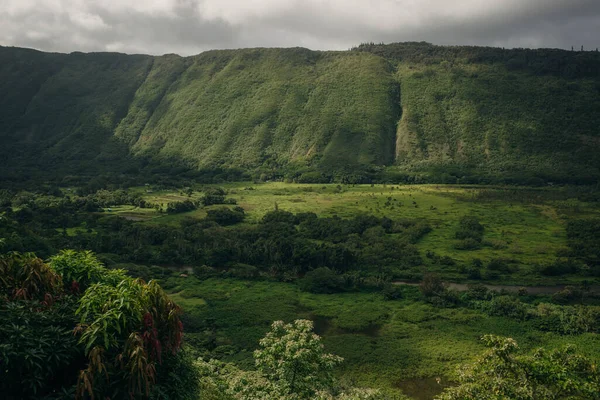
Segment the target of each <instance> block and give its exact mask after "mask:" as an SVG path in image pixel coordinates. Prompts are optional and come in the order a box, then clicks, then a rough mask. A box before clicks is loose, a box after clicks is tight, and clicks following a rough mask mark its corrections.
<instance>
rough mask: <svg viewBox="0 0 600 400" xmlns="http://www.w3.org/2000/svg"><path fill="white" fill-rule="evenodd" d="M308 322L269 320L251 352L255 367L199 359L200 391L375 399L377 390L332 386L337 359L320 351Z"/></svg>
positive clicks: (287, 399)
mask: <svg viewBox="0 0 600 400" xmlns="http://www.w3.org/2000/svg"><path fill="white" fill-rule="evenodd" d="M312 330H313V323H312V321H308V320H296V321H294V322H293V323H291V324H285V323H284V322H283V321H276V322H273V324H272V325H271V331H270V332H268V333H267V335H266V336H265V337H264V338H263V339H262V340H261V341H260V349H258V350H256V351H255V352H254V359H255V363H256V371H242V370H240V369H238V368H237V367H235V366H234V365H232V364H226V363H222V362H219V361H216V360H211V361H209V362H202V361H201V362H199V364H198V366H199V368H200V371H201V374H202V375H203V378H202V379H201V382H202V392H203V394H204V396H207V398H210V399H213V398H214V399H220V400H221V399H222V400H225V399H226V400H230V399H235V400H262V399H271V400H304V399H306V400H308V399H310V400H377V399H381V398H382V397H381V394H380V392H379V391H377V390H371V389H358V388H350V389H348V390H346V391H344V390H340V388H338V387H337V385H336V382H335V380H334V377H333V369H334V367H335V366H336V365H338V364H339V363H341V362H342V361H343V360H342V358H341V357H338V356H335V355H333V354H328V353H326V352H325V349H324V347H323V344H322V343H321V338H320V337H319V336H318V335H316V334H314V333H313V331H312Z"/></svg>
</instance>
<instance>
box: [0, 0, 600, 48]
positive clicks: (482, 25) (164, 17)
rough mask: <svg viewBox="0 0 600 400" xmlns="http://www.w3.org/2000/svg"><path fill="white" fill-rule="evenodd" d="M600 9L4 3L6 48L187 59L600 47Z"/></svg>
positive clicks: (415, 2)
mask: <svg viewBox="0 0 600 400" xmlns="http://www.w3.org/2000/svg"><path fill="white" fill-rule="evenodd" d="M599 32H600V1H598V0H454V1H448V0H0V44H1V45H10V46H22V47H33V48H36V49H40V50H46V51H60V52H71V51H119V52H125V53H148V54H164V53H178V54H181V55H190V54H197V53H199V52H202V51H204V50H208V49H222V48H240V47H292V46H302V47H308V48H311V49H331V50H343V49H348V48H350V47H352V46H354V45H357V44H359V43H361V42H371V41H373V42H386V43H388V42H400V41H413V40H416V41H421V40H425V41H429V42H432V43H435V44H469V45H486V46H503V47H559V48H571V46H575V47H576V48H579V47H580V46H582V45H583V46H584V47H585V48H586V49H595V48H596V47H600V35H599V34H598V33H599Z"/></svg>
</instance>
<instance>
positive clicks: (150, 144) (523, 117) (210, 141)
mask: <svg viewBox="0 0 600 400" xmlns="http://www.w3.org/2000/svg"><path fill="white" fill-rule="evenodd" d="M565 60H566V61H565ZM0 61H2V66H1V67H0V78H2V82H3V83H0V120H1V121H2V122H0V144H2V145H3V146H2V147H3V149H4V150H0V156H2V159H4V163H3V162H2V161H0V165H2V164H4V165H3V170H4V173H3V174H2V176H3V177H4V178H6V177H7V176H8V177H12V178H15V177H17V176H21V175H23V174H25V175H26V174H28V173H36V170H48V169H49V168H53V169H56V174H57V175H65V174H67V172H68V171H72V170H73V169H76V170H79V171H80V172H81V173H90V174H94V173H98V172H103V171H108V170H110V171H113V172H123V171H126V170H132V171H135V170H139V168H144V166H148V165H152V166H156V165H169V164H173V165H180V166H182V167H184V168H188V169H191V170H206V169H209V170H210V169H219V168H241V169H244V170H247V171H250V172H251V173H252V174H255V175H257V176H258V175H266V176H270V177H272V178H277V177H282V178H283V177H286V178H288V179H294V180H303V179H304V180H308V181H310V180H311V179H312V180H315V179H316V180H328V179H329V180H340V179H342V180H343V179H348V177H350V176H351V177H353V178H351V179H354V180H357V179H358V180H359V181H360V180H365V179H367V180H368V179H370V178H371V177H372V176H373V174H374V173H375V174H379V173H380V172H381V171H382V168H384V167H385V168H384V169H385V172H384V175H385V176H387V178H388V179H402V178H401V177H402V176H407V174H408V175H411V174H412V175H413V176H415V174H416V175H423V176H433V177H435V179H434V180H440V179H442V180H444V179H446V180H447V179H450V180H456V179H461V178H466V179H467V180H468V179H470V178H469V177H470V176H473V177H484V176H488V177H490V176H492V177H493V176H496V177H500V178H502V179H505V178H506V179H508V181H510V179H512V178H511V177H515V176H518V175H525V176H527V177H528V178H531V179H538V180H547V181H553V180H554V181H569V180H570V179H571V178H573V177H575V178H576V179H575V180H577V179H579V180H583V181H585V182H590V181H594V180H595V179H597V177H598V175H599V171H600V162H599V161H598V159H597V157H595V152H596V151H597V150H599V149H600V138H599V137H600V135H599V132H598V129H597V126H600V111H599V110H600V100H599V98H600V78H599V76H600V73H599V72H598V71H599V70H600V56H599V55H598V53H596V52H568V51H562V50H554V49H538V50H524V49H513V50H502V49H496V48H479V47H468V46H463V47H460V46H456V47H443V46H433V45H430V44H426V43H422V42H418V43H396V44H389V45H375V44H363V45H361V46H358V47H356V48H354V49H352V50H350V51H312V50H308V49H304V48H300V47H295V48H254V49H237V50H211V51H207V52H203V53H200V54H198V55H195V56H189V57H181V56H178V55H174V54H167V55H163V56H147V55H125V54H121V53H79V52H75V53H70V54H61V53H44V52H40V51H37V50H31V49H21V48H8V47H1V46H0ZM9 166H10V168H11V170H10V171H8V172H7V171H6V169H7V168H8V167H9ZM378 171H379V172H378ZM302 176H304V178H302ZM506 179H505V180H506ZM463 181H464V179H463ZM576 183H577V182H576Z"/></svg>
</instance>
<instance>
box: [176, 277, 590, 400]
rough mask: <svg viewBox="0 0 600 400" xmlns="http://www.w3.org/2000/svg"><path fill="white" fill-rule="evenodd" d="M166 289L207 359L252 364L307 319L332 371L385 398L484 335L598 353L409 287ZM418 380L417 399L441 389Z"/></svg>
mask: <svg viewBox="0 0 600 400" xmlns="http://www.w3.org/2000/svg"><path fill="white" fill-rule="evenodd" d="M167 287H170V288H171V289H170V290H171V291H172V292H174V293H176V294H175V295H174V297H173V298H174V299H175V300H176V301H177V302H178V303H180V304H181V305H182V306H183V308H184V310H185V311H186V312H188V313H190V314H191V318H193V319H195V320H196V321H200V322H201V327H199V328H197V329H196V330H195V331H193V332H190V336H191V337H194V338H198V337H206V335H208V336H213V337H214V345H215V346H216V348H214V349H213V353H212V355H213V356H214V355H219V354H221V355H223V354H225V355H223V359H225V360H229V361H234V362H237V363H239V364H240V365H242V366H244V367H250V366H251V352H250V351H251V350H253V349H254V348H256V346H257V343H258V340H259V339H260V338H261V337H262V336H263V335H264V334H265V333H266V332H267V330H268V328H269V324H270V323H271V322H272V321H274V320H279V319H282V320H285V321H291V320H293V319H296V318H309V319H312V320H314V321H316V330H317V332H318V333H319V334H320V335H322V336H323V338H324V344H325V346H326V349H327V350H328V351H330V352H333V353H335V354H338V355H340V356H342V357H344V359H345V362H344V363H343V366H342V367H341V368H340V369H339V371H338V373H339V375H340V376H341V377H342V378H343V379H346V380H348V381H352V382H354V383H355V384H357V385H360V386H370V387H379V388H382V389H384V390H386V391H387V392H388V393H389V394H390V395H392V394H399V393H400V388H408V389H407V390H409V391H410V387H411V385H413V384H415V382H421V380H422V378H436V377H440V378H441V379H442V381H443V382H447V380H448V378H450V377H451V374H452V372H453V371H454V368H455V367H456V366H457V365H459V364H461V363H464V362H466V361H469V360H470V359H472V358H473V357H474V356H476V355H477V354H479V353H480V352H481V351H482V350H483V349H484V348H483V346H482V345H481V343H480V342H479V341H478V338H479V337H481V336H482V335H483V334H487V333H493V334H497V335H505V336H510V337H513V338H515V339H516V340H517V341H518V342H519V344H520V345H521V346H522V347H523V348H525V349H529V348H534V347H538V346H545V347H554V346H559V345H563V344H565V343H574V344H576V345H577V346H578V347H579V348H580V349H581V350H582V351H584V352H586V353H588V354H591V355H592V356H595V357H598V356H600V350H599V349H600V347H598V346H597V343H598V335H591V334H586V335H580V336H569V337H563V336H559V335H556V334H552V333H542V332H539V331H534V330H533V329H532V328H531V327H530V326H529V325H528V324H527V323H522V322H518V321H514V320H510V319H506V318H500V317H489V316H487V315H485V314H482V313H480V312H477V311H473V310H468V309H439V308H435V307H433V306H431V305H428V304H426V303H423V302H421V301H417V300H413V299H416V298H418V294H417V293H416V291H417V289H415V288H406V289H405V300H400V301H384V300H383V297H382V296H381V295H380V294H378V293H343V294H334V295H314V294H309V293H304V292H301V291H299V290H298V289H297V287H296V286H295V285H292V284H286V283H276V282H264V281H263V282H261V281H240V280H218V279H210V280H206V281H199V280H197V279H195V278H194V277H189V278H170V279H169V280H168V281H167ZM231 346H233V347H232V349H231V353H232V354H230V355H227V354H228V353H227V352H226V349H229V348H231ZM423 382H425V383H427V385H426V387H427V390H428V391H429V393H423V394H421V396H417V397H416V398H418V399H428V398H431V397H428V396H430V395H431V394H435V393H436V392H438V391H439V388H436V384H435V380H434V379H433V380H427V379H425V380H423ZM423 382H421V383H423Z"/></svg>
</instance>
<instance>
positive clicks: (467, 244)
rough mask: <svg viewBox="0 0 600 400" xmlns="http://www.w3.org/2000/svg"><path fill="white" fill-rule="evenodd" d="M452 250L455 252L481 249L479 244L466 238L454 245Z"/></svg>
mask: <svg viewBox="0 0 600 400" xmlns="http://www.w3.org/2000/svg"><path fill="white" fill-rule="evenodd" d="M454 248H455V249H456V250H477V249H479V248H481V242H479V241H477V240H475V239H473V238H466V239H463V240H459V241H457V242H456V243H454Z"/></svg>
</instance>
